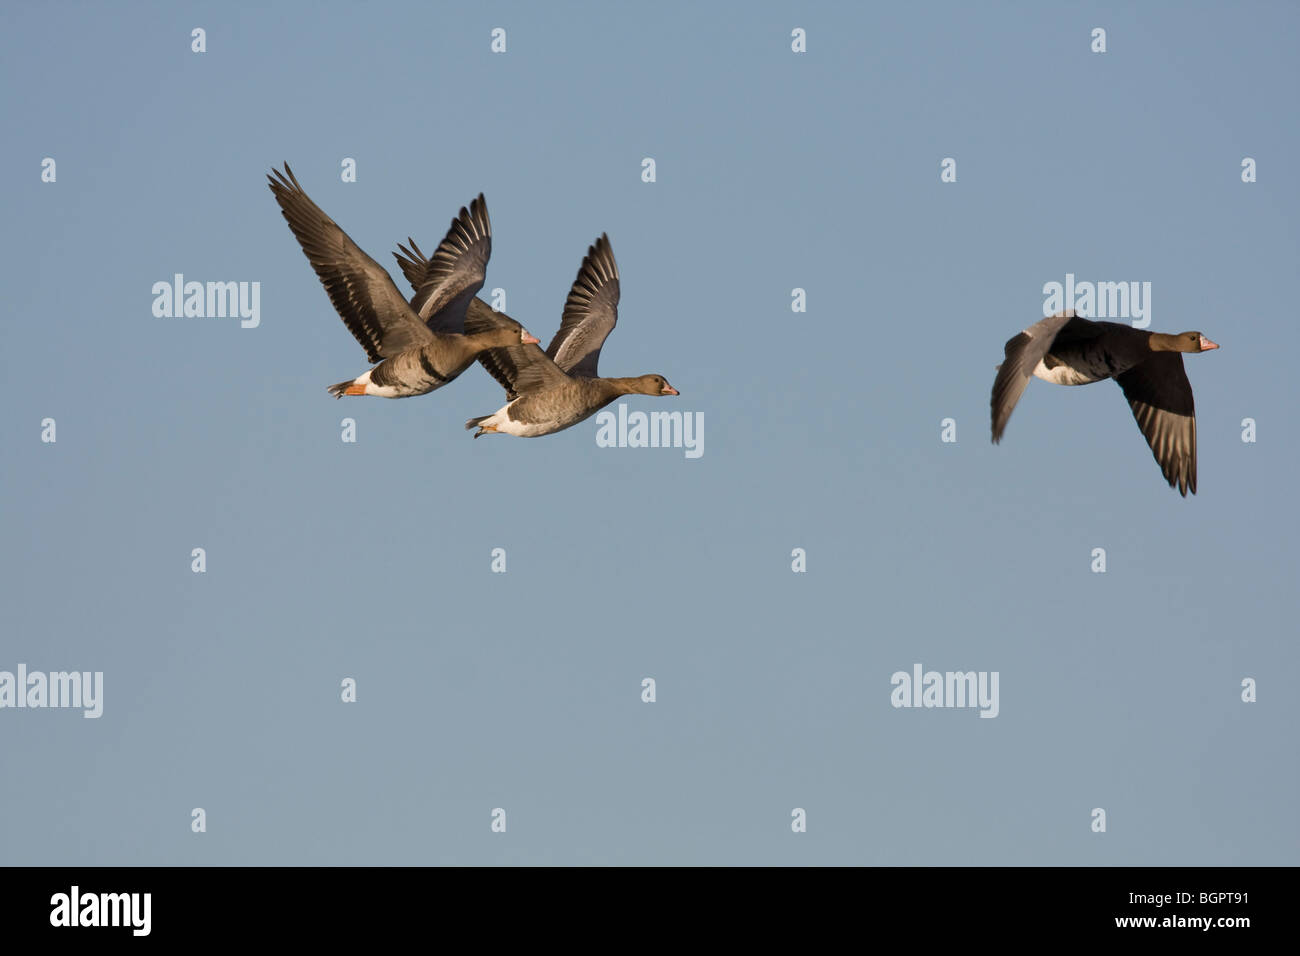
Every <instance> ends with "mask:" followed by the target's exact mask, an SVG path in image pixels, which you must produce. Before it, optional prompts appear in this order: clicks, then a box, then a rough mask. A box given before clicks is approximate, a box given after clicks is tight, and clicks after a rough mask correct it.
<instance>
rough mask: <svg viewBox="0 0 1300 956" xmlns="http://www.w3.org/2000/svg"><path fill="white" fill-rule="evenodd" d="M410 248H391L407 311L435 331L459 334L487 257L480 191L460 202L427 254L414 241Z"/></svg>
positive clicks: (488, 229)
mask: <svg viewBox="0 0 1300 956" xmlns="http://www.w3.org/2000/svg"><path fill="white" fill-rule="evenodd" d="M406 241H407V242H409V243H410V244H411V245H410V248H409V249H408V248H407V247H406V246H403V245H401V244H400V243H399V244H398V248H399V249H401V250H402V251H401V252H400V253H398V252H394V253H393V256H394V257H395V258H396V259H397V264H398V265H399V266H401V268H402V274H403V275H405V276H406V279H407V281H408V282H410V283H411V288H412V289H414V290H415V296H414V297H413V298H412V299H411V309H412V310H413V311H414V312H416V313H417V314H418V315H419V317H420V319H421V320H422V321H424V322H425V323H427V324H428V326H429V328H431V329H433V330H434V331H435V332H462V331H464V328H465V310H466V308H467V307H468V306H469V300H470V299H472V298H474V296H476V295H478V292H479V290H480V289H482V288H483V281H484V279H485V278H486V277H487V263H488V259H489V258H490V257H491V255H492V223H491V221H490V220H489V219H488V211H487V202H486V201H485V200H484V198H483V194H482V193H479V194H478V198H477V199H475V200H474V201H473V202H471V203H470V204H469V208H466V207H464V206H462V207H461V208H460V213H459V214H458V215H457V216H456V218H455V219H453V220H452V221H451V228H450V229H448V230H447V235H446V236H445V237H444V238H443V240H442V242H440V243H439V244H438V248H437V249H436V250H434V253H433V255H432V256H431V257H429V258H425V255H424V253H423V252H421V251H420V247H419V246H417V245H416V244H415V240H414V239H409V238H408V239H407V240H406Z"/></svg>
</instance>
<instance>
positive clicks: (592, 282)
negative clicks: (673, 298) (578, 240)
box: [546, 233, 619, 378]
mask: <svg viewBox="0 0 1300 956" xmlns="http://www.w3.org/2000/svg"><path fill="white" fill-rule="evenodd" d="M618 296H619V287H618V264H617V263H615V262H614V250H613V249H612V248H611V247H610V244H609V236H607V235H605V234H604V233H602V234H601V236H600V238H599V239H597V240H596V244H595V245H593V246H589V247H588V248H587V255H586V257H585V258H584V259H583V260H582V266H581V267H580V268H579V269H578V277H577V278H576V279H574V280H573V287H572V288H571V289H570V290H569V298H568V299H567V300H565V303H564V317H563V319H562V320H561V322H560V330H559V331H558V332H556V333H555V338H553V339H552V340H551V344H550V345H549V346H548V347H547V349H546V354H547V355H548V356H550V357H551V358H552V359H554V361H555V364H556V365H558V366H559V367H560V368H561V369H563V370H564V371H565V372H568V373H569V374H570V375H573V376H582V377H586V378H595V377H596V375H597V372H596V364H597V363H598V362H599V361H600V349H601V346H603V345H604V344H605V339H606V338H607V337H608V336H609V333H610V332H612V331H613V330H614V326H615V324H617V322H618Z"/></svg>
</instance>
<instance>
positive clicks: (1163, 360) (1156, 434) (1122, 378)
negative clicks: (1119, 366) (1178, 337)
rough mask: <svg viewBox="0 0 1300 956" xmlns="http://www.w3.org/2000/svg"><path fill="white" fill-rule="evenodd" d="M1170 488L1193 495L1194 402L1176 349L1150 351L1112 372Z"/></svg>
mask: <svg viewBox="0 0 1300 956" xmlns="http://www.w3.org/2000/svg"><path fill="white" fill-rule="evenodd" d="M1115 381H1116V382H1118V383H1119V387H1120V388H1122V389H1123V390H1124V397H1125V398H1127V399H1128V404H1129V407H1130V408H1132V409H1133V417H1134V418H1135V419H1137V423H1138V428H1140V429H1142V434H1143V436H1144V437H1145V438H1146V440H1147V444H1148V445H1150V446H1151V454H1152V455H1154V456H1155V459H1156V461H1157V462H1158V463H1159V465H1160V471H1161V473H1163V474H1164V476H1165V480H1166V481H1168V482H1169V487H1171V488H1175V487H1176V488H1177V489H1178V491H1179V493H1180V494H1181V495H1182V496H1183V497H1184V498H1186V497H1187V492H1188V491H1190V492H1191V493H1192V494H1196V403H1195V402H1194V401H1193V399H1192V383H1191V382H1189V381H1188V380H1187V371H1186V370H1185V369H1184V368H1183V356H1182V355H1181V354H1180V353H1178V352H1153V353H1152V354H1151V357H1150V358H1149V359H1147V360H1146V361H1145V362H1142V363H1141V364H1140V365H1135V366H1134V367H1133V368H1131V369H1129V370H1128V371H1127V372H1124V373H1123V374H1122V375H1117V376H1115Z"/></svg>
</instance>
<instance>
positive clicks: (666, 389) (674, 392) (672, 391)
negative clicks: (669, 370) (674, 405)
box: [659, 382, 681, 395]
mask: <svg viewBox="0 0 1300 956" xmlns="http://www.w3.org/2000/svg"><path fill="white" fill-rule="evenodd" d="M659 394H661V395H680V394H681V392H679V391H677V389H675V388H673V387H672V386H671V385H669V384H668V383H667V382H664V390H663V391H662V392H660V393H659Z"/></svg>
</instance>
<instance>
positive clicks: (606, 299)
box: [465, 234, 678, 438]
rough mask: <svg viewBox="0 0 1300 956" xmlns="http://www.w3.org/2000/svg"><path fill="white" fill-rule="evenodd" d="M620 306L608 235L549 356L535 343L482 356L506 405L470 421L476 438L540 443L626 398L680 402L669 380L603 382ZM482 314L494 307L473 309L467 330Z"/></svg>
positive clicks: (585, 263) (582, 275) (569, 304)
mask: <svg viewBox="0 0 1300 956" xmlns="http://www.w3.org/2000/svg"><path fill="white" fill-rule="evenodd" d="M618 299H619V275H618V265H617V264H616V263H615V262H614V251H613V249H612V248H611V247H610V244H609V237H608V236H606V235H603V234H602V235H601V237H600V238H599V239H597V240H596V243H595V245H592V246H590V247H588V249H587V255H586V257H585V258H584V259H583V260H582V266H581V268H579V269H578V276H577V278H576V279H574V281H573V287H572V288H571V289H570V290H569V297H568V299H567V300H566V301H565V303H564V312H563V316H562V318H561V320H560V329H559V331H558V332H556V333H555V338H554V339H552V340H551V344H550V345H549V346H548V347H547V349H546V351H545V352H543V351H542V350H541V349H540V348H539V347H538V346H537V345H535V344H525V345H513V344H512V345H510V346H508V347H501V348H494V349H489V350H488V351H486V352H483V353H481V354H480V355H479V357H478V360H479V363H480V364H481V365H482V366H483V367H484V368H485V369H487V370H488V372H489V373H491V375H492V377H493V378H495V379H496V380H497V381H498V382H500V383H501V385H502V386H503V387H504V388H505V390H506V404H505V405H503V406H502V407H501V408H499V409H497V410H496V411H495V412H493V413H492V414H491V415H483V416H480V417H478V418H471V419H470V420H469V421H468V422H466V423H465V427H466V428H475V427H477V428H478V431H477V432H475V433H474V437H475V438H478V437H479V436H480V435H486V434H491V433H498V432H499V433H503V434H506V435H517V436H520V437H523V438H535V437H537V436H539V435H551V434H554V433H555V432H558V431H562V430H564V429H566V428H569V427H570V426H572V425H576V424H577V423H578V422H580V421H582V420H583V419H585V418H588V417H590V416H591V415H593V414H595V413H596V412H597V411H599V410H600V409H602V408H604V407H605V406H606V405H608V404H609V403H610V402H612V401H614V400H615V399H616V398H618V397H619V396H620V395H677V394H678V391H677V389H675V388H673V387H672V386H671V385H669V384H668V380H667V379H665V378H664V377H663V376H662V375H640V376H637V377H635V378H600V377H599V376H598V375H597V363H598V361H599V360H600V350H601V347H602V346H603V345H604V344H605V339H606V338H607V337H608V336H609V333H610V332H611V331H613V329H614V325H615V324H616V323H617V322H618ZM472 305H473V304H472V303H471V306H472ZM483 310H488V307H487V306H486V305H483V306H481V307H479V308H471V310H470V313H469V315H468V316H467V318H466V324H465V328H466V331H470V330H473V329H477V328H479V327H480V323H482V322H483V321H484V319H485V316H484V315H483ZM488 311H490V310H488Z"/></svg>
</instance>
